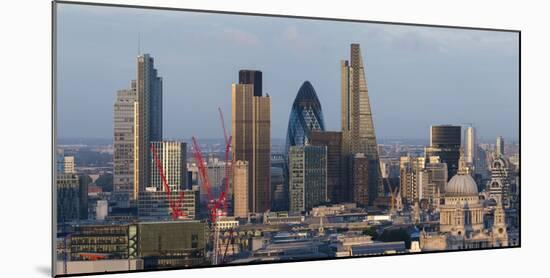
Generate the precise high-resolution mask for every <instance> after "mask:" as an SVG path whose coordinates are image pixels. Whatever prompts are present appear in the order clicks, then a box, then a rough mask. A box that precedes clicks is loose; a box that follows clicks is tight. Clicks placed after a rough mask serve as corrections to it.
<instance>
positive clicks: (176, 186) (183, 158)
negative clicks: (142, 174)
mask: <svg viewBox="0 0 550 278" xmlns="http://www.w3.org/2000/svg"><path fill="white" fill-rule="evenodd" d="M151 146H152V147H151V149H150V150H151V152H153V151H155V152H156V153H152V155H151V161H150V163H149V164H150V167H151V168H150V169H151V170H150V173H151V174H150V179H151V180H150V182H149V184H148V186H147V187H153V188H155V190H156V191H166V189H165V188H164V184H163V177H162V176H164V178H165V179H166V182H167V184H168V186H169V187H170V190H171V191H179V190H184V189H186V187H187V144H186V143H183V142H179V141H152V142H151ZM155 155H156V159H158V162H157V160H156V159H155ZM159 167H160V168H159ZM161 170H162V172H161ZM161 173H162V175H161Z"/></svg>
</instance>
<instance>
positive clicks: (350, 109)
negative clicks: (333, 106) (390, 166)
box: [340, 44, 384, 204]
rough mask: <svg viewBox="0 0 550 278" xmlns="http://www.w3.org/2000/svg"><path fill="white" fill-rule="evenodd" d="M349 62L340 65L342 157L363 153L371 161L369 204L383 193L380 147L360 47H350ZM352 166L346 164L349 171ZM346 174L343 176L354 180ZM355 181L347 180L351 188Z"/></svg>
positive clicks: (345, 61) (347, 159) (346, 159)
mask: <svg viewBox="0 0 550 278" xmlns="http://www.w3.org/2000/svg"><path fill="white" fill-rule="evenodd" d="M350 56H351V57H350V61H347V60H344V61H342V62H341V67H340V69H341V78H342V83H341V91H342V155H343V156H344V161H347V162H348V163H349V162H350V161H353V159H354V155H355V154H357V153H363V154H364V156H365V159H367V160H368V161H369V162H368V165H369V167H368V169H367V171H368V174H367V177H368V181H367V184H368V187H369V189H370V190H369V196H368V200H369V204H372V202H373V201H374V200H375V199H376V197H377V196H378V194H381V193H383V190H384V188H383V185H382V177H381V173H380V162H379V158H378V146H377V143H376V136H375V132H374V123H373V119H372V112H371V107H370V100H369V94H368V88H367V81H366V78H365V68H364V65H363V60H362V57H361V50H360V47H359V44H351V54H350ZM350 166H351V165H345V166H344V169H345V170H346V171H348V170H349V169H351V167H350ZM346 171H344V173H343V177H346V178H347V177H351V176H350V175H349V172H346ZM352 180H353V178H351V180H350V179H347V180H346V181H344V182H345V183H347V184H348V186H350V185H351V186H350V188H351V187H352V186H353V184H351V182H352Z"/></svg>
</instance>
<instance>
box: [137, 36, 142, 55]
mask: <svg viewBox="0 0 550 278" xmlns="http://www.w3.org/2000/svg"><path fill="white" fill-rule="evenodd" d="M137 45H138V56H139V55H141V34H140V33H139V32H138V41H137Z"/></svg>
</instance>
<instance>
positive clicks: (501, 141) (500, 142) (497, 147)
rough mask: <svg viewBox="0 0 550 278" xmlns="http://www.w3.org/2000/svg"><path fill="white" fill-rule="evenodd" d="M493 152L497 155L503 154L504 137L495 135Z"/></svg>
mask: <svg viewBox="0 0 550 278" xmlns="http://www.w3.org/2000/svg"><path fill="white" fill-rule="evenodd" d="M495 154H496V155H497V156H503V155H504V138H502V136H498V137H497V143H496V145H495Z"/></svg>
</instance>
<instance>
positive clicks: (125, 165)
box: [113, 81, 136, 196]
mask: <svg viewBox="0 0 550 278" xmlns="http://www.w3.org/2000/svg"><path fill="white" fill-rule="evenodd" d="M135 101H136V82H135V81H133V82H132V88H131V89H129V90H120V91H117V95H116V100H115V104H114V108H113V109H114V111H113V116H114V124H113V127H114V138H113V145H114V153H113V190H114V192H116V193H126V194H128V196H130V195H131V196H133V194H132V192H133V187H134V103H135Z"/></svg>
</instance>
